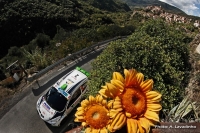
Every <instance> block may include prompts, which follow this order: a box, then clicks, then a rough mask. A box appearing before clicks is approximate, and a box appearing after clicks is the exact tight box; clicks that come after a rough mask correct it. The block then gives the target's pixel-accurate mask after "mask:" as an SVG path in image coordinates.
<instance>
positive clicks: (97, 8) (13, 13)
mask: <svg viewBox="0 0 200 133" xmlns="http://www.w3.org/2000/svg"><path fill="white" fill-rule="evenodd" d="M95 2H96V3H95ZM95 2H94V1H93V2H92V1H91V2H88V1H87V0H66V1H62V0H10V1H4V0H2V1H0V8H1V10H0V36H1V38H0V43H1V45H3V46H4V49H2V48H1V49H0V58H2V57H3V56H5V55H6V54H7V52H8V51H7V50H8V49H9V48H10V47H12V46H18V47H20V46H23V45H26V44H28V43H29V42H30V41H31V40H32V39H33V38H35V36H36V35H37V34H38V33H44V34H46V35H48V36H50V38H53V37H54V35H55V34H56V32H57V28H56V26H57V25H60V26H61V27H62V28H64V29H65V30H66V31H68V32H69V31H72V30H74V29H78V28H84V27H85V25H80V23H81V22H83V20H84V19H85V18H89V17H90V16H91V15H92V14H106V13H105V12H106V11H107V12H119V11H120V12H126V11H130V8H129V7H128V6H127V5H126V4H123V3H119V2H115V1H113V0H109V1H100V0H99V1H95ZM105 5H109V6H111V7H112V8H109V6H105ZM106 23H108V24H109V23H112V20H111V19H109V18H106V17H104V19H102V20H101V22H100V23H99V25H102V24H106ZM95 25H96V24H95ZM90 26H91V27H92V26H93V25H90Z"/></svg>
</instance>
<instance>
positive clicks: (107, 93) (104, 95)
mask: <svg viewBox="0 0 200 133" xmlns="http://www.w3.org/2000/svg"><path fill="white" fill-rule="evenodd" d="M99 94H101V95H102V96H103V97H105V98H108V97H109V98H112V97H113V96H112V95H111V94H110V92H109V90H108V89H101V90H100V91H99Z"/></svg>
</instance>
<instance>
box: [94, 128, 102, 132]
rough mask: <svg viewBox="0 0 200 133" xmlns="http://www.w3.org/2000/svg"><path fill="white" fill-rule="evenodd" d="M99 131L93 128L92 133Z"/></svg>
mask: <svg viewBox="0 0 200 133" xmlns="http://www.w3.org/2000/svg"><path fill="white" fill-rule="evenodd" d="M99 131H100V129H95V128H93V129H92V133H99Z"/></svg>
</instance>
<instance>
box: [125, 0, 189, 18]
mask: <svg viewBox="0 0 200 133" xmlns="http://www.w3.org/2000/svg"><path fill="white" fill-rule="evenodd" d="M121 1H122V2H125V3H127V4H128V5H129V6H130V7H131V8H132V9H134V8H142V7H146V6H150V5H154V6H161V7H162V8H163V9H164V10H165V11H167V12H171V13H176V14H180V15H186V13H185V12H183V11H182V10H180V9H179V8H177V7H174V6H171V5H169V4H167V3H164V2H161V1H159V0H121Z"/></svg>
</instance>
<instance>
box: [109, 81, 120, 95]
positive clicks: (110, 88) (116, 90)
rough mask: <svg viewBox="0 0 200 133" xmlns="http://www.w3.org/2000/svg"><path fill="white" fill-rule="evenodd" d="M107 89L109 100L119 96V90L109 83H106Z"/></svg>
mask: <svg viewBox="0 0 200 133" xmlns="http://www.w3.org/2000/svg"><path fill="white" fill-rule="evenodd" d="M106 85H107V89H108V91H109V92H110V95H111V96H112V97H111V98H114V97H116V96H117V95H118V94H119V90H118V89H117V88H116V87H115V86H114V85H113V84H111V83H106Z"/></svg>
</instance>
